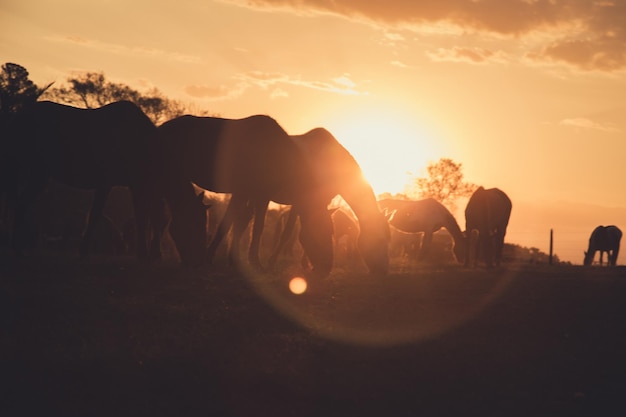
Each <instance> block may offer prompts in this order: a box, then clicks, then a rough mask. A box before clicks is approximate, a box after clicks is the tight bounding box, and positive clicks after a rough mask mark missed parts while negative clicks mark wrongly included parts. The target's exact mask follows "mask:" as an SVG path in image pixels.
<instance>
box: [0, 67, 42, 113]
mask: <svg viewBox="0 0 626 417" xmlns="http://www.w3.org/2000/svg"><path fill="white" fill-rule="evenodd" d="M51 85H52V84H48V85H47V86H45V87H43V88H39V87H37V85H36V84H35V83H34V82H32V81H31V80H30V78H29V74H28V71H27V70H26V68H24V67H22V66H21V65H18V64H13V63H10V62H7V63H6V64H4V65H2V71H0V112H1V114H2V117H3V118H4V117H9V116H11V115H13V114H15V113H17V112H19V111H20V110H22V109H23V108H24V107H25V106H27V105H28V104H32V103H34V102H35V101H37V99H38V98H39V96H41V95H42V94H43V93H44V92H45V91H46V90H47V89H48V88H49V87H50V86H51Z"/></svg>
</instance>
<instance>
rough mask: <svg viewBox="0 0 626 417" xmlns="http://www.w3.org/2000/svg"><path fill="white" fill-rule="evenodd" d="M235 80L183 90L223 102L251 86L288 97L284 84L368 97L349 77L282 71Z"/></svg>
mask: <svg viewBox="0 0 626 417" xmlns="http://www.w3.org/2000/svg"><path fill="white" fill-rule="evenodd" d="M233 79H234V80H236V83H235V85H234V86H232V87H230V86H225V85H222V86H219V87H213V86H207V85H188V86H186V87H185V88H184V91H185V93H187V94H189V95H190V96H192V97H195V98H201V99H208V100H224V99H232V98H236V97H240V96H241V95H243V94H244V93H245V92H246V90H248V89H249V88H252V87H257V88H261V89H263V90H270V89H271V92H270V98H272V99H276V98H285V97H289V93H288V92H287V91H286V90H285V89H284V88H281V87H280V86H281V85H283V86H284V85H292V86H297V87H304V88H310V89H313V90H319V91H325V92H329V93H335V94H344V95H367V94H368V93H367V92H362V91H358V90H357V88H356V87H357V86H356V83H355V82H354V81H352V79H350V77H349V75H348V74H344V75H342V76H340V77H336V78H334V79H332V80H330V81H311V80H303V79H301V78H300V77H293V76H290V75H288V74H283V73H279V72H262V71H251V72H247V73H243V74H238V75H235V76H234V77H233Z"/></svg>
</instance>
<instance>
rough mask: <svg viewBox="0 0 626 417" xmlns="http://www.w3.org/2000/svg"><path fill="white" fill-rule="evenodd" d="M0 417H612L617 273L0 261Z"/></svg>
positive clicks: (623, 401)
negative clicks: (299, 284) (294, 284)
mask: <svg viewBox="0 0 626 417" xmlns="http://www.w3.org/2000/svg"><path fill="white" fill-rule="evenodd" d="M0 262H1V263H0V309H1V313H2V314H1V315H0V320H1V323H0V324H1V326H2V327H1V328H2V332H1V333H0V349H1V353H2V354H1V357H0V360H1V369H0V378H1V380H2V395H1V396H0V415H3V416H56V415H58V416H213V415H215V416H622V415H625V414H624V413H626V269H624V268H623V267H617V268H614V269H612V270H609V269H607V268H599V267H594V268H583V267H578V266H558V265H555V266H547V265H544V266H506V267H502V268H499V269H494V270H484V269H480V268H479V269H476V270H471V269H469V270H468V269H464V268H462V267H457V266H450V265H446V266H436V265H426V266H420V265H415V264H407V263H404V264H402V265H394V266H393V269H392V271H391V274H390V275H389V276H388V277H386V278H385V279H379V280H376V279H373V278H370V277H368V276H367V275H364V274H362V273H355V272H348V271H345V270H341V269H339V270H336V271H334V272H333V274H331V276H330V277H329V278H327V279H325V280H322V281H316V282H309V287H308V290H307V291H306V292H305V293H304V294H302V295H294V294H292V293H291V292H290V291H289V288H288V282H289V279H290V278H291V276H290V274H289V273H287V272H285V273H282V274H261V275H259V274H256V275H255V274H250V273H246V272H243V271H236V270H233V269H228V268H226V267H217V268H213V269H209V268H206V269H199V270H185V269H182V268H180V267H179V266H178V265H176V264H173V263H159V264H142V263H138V262H136V261H134V260H132V259H127V258H119V259H113V260H112V259H104V258H100V259H98V258H96V259H92V260H90V261H89V262H79V261H77V260H75V259H74V258H72V257H69V256H64V255H39V256H37V257H35V258H31V259H24V260H19V261H18V260H15V259H13V258H10V257H3V258H1V260H0Z"/></svg>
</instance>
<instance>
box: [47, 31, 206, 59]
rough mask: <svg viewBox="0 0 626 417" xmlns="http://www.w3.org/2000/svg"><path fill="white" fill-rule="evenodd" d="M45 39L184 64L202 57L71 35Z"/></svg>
mask: <svg viewBox="0 0 626 417" xmlns="http://www.w3.org/2000/svg"><path fill="white" fill-rule="evenodd" d="M45 39H46V40H48V41H50V42H56V43H65V44H71V45H76V46H80V47H84V48H89V49H93V50H96V51H100V52H106V53H111V54H115V55H125V56H142V57H148V58H156V59H164V60H168V61H177V62H182V63H185V64H198V63H200V62H201V61H202V59H201V58H200V57H198V56H196V55H186V54H181V53H178V52H170V51H165V50H163V49H158V48H143V47H139V46H129V45H121V44H115V43H108V42H102V41H99V40H97V39H88V38H83V37H79V36H72V35H60V36H48V37H46V38H45Z"/></svg>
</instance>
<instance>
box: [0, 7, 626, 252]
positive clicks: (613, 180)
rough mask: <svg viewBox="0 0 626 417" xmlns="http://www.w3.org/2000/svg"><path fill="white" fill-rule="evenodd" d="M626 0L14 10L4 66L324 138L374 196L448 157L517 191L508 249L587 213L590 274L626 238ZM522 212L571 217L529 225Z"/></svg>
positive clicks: (2, 36) (472, 177)
mask: <svg viewBox="0 0 626 417" xmlns="http://www.w3.org/2000/svg"><path fill="white" fill-rule="evenodd" d="M625 3H626V2H624V1H620V2H618V1H609V0H603V1H600V0H595V1H591V0H589V1H583V0H574V1H560V0H552V1H543V0H519V1H515V0H509V1H501V0H482V1H475V0H436V1H435V0H429V1H413V0H400V1H394V2H384V1H360V0H347V1H328V0H317V1H314V0H297V1H296V0H254V1H252V0H250V1H245V0H223V1H195V0H181V1H176V2H173V1H171V0H168V1H161V0H145V1H132V2H127V1H122V0H102V1H99V2H97V3H93V2H86V1H84V0H55V1H34V0H20V1H15V2H9V1H2V2H1V3H0V23H1V26H0V27H1V29H0V51H1V52H0V61H2V62H15V63H18V64H20V65H22V66H24V67H26V68H27V69H28V71H29V72H30V74H31V79H33V80H34V81H35V82H36V83H37V84H39V85H44V84H46V83H48V82H51V81H56V82H57V83H58V84H60V83H63V82H64V81H65V79H66V78H67V77H68V76H69V75H70V74H72V73H73V72H77V71H78V72H80V71H103V72H104V73H105V75H106V77H107V78H108V79H110V80H111V81H115V82H123V83H126V84H129V85H131V86H134V87H136V88H138V89H144V88H145V89H147V88H149V87H151V86H156V87H158V88H159V89H160V90H161V91H163V92H164V93H165V94H166V95H167V96H169V97H171V98H176V99H180V100H183V101H195V102H197V103H198V104H199V105H200V106H202V107H204V108H207V109H209V110H210V111H211V112H213V113H217V114H220V115H221V116H223V117H233V118H236V117H244V116H248V115H251V114H256V113H265V114H269V115H271V116H273V117H274V118H276V119H277V120H278V121H279V122H280V123H281V124H282V125H283V126H284V127H285V128H286V129H287V130H288V131H289V132H290V133H294V134H296V133H303V132H305V131H307V130H309V129H311V128H313V127H317V126H324V127H326V128H328V129H329V130H331V132H333V133H334V134H335V136H337V138H338V139H339V140H340V141H341V142H342V143H343V144H344V145H345V146H346V147H347V148H348V149H349V150H350V151H351V152H352V153H353V154H354V155H355V156H356V158H357V160H358V161H359V162H360V164H361V166H362V167H363V169H364V171H365V175H366V176H367V177H368V179H369V180H370V182H371V183H372V184H373V186H374V187H375V190H376V191H377V192H383V191H392V192H397V191H402V189H403V187H404V185H405V183H406V182H407V179H408V177H407V175H406V173H407V172H408V171H411V172H414V173H417V174H423V173H424V171H423V169H424V167H425V165H426V163H427V162H428V161H435V160H438V159H439V158H440V157H450V158H452V159H454V160H455V161H457V162H461V163H462V164H463V169H464V173H465V177H466V179H467V180H468V181H471V182H473V183H476V184H481V185H484V186H486V187H498V188H501V189H502V190H504V191H505V192H507V193H508V194H509V196H510V197H511V199H512V200H513V203H514V208H513V217H512V221H511V227H510V233H509V238H508V239H507V240H509V241H513V242H516V243H521V244H530V243H533V242H534V240H533V239H535V240H537V241H538V242H543V241H545V239H544V238H543V237H541V238H538V237H537V236H538V235H536V233H538V234H540V235H541V236H543V234H544V233H545V234H547V233H548V231H544V227H545V226H546V224H549V225H552V224H559V222H561V223H562V222H563V221H564V218H566V217H567V218H568V219H569V217H568V216H565V214H570V213H572V212H573V211H572V210H571V208H572V207H576V208H581V207H584V208H586V209H581V210H583V211H584V210H587V211H584V214H585V216H586V217H585V218H587V217H588V216H591V218H590V219H588V220H587V222H588V223H589V224H590V225H588V224H587V223H585V224H579V226H578V227H580V228H581V232H579V234H580V236H579V235H576V237H572V238H571V241H572V248H571V249H568V251H569V250H571V252H572V254H574V253H576V255H575V256H574V255H572V256H571V259H568V260H571V261H573V262H576V263H580V261H581V260H579V259H578V258H579V257H580V256H578V254H579V253H582V250H583V249H584V247H585V244H586V242H585V241H586V239H587V237H588V233H590V232H591V229H590V228H591V227H592V226H594V225H597V224H609V223H614V224H618V225H620V222H622V226H623V227H622V228H623V229H626V218H624V216H623V214H622V215H617V214H612V215H608V214H607V213H624V212H625V211H623V210H622V211H620V210H617V211H615V210H613V211H611V210H608V211H607V210H604V209H602V208H603V207H604V208H606V207H626V191H625V190H626V188H625V185H624V182H625V181H624V180H626V163H624V162H623V158H624V157H626V137H625V134H624V133H625V131H626V101H625V97H626V76H625V70H626V19H624V16H626V4H625ZM391 4H393V7H388V6H389V5H391ZM516 202H517V203H519V204H520V207H523V206H524V205H525V204H533V205H541V204H547V205H554V204H557V205H558V206H559V207H562V208H563V215H562V216H560V215H558V214H555V218H554V219H551V218H550V219H546V218H542V219H541V221H539V220H538V219H537V218H528V212H529V211H525V210H519V211H518V212H516ZM596 206H597V207H596ZM593 207H596V208H593ZM546 213H547V211H546ZM594 213H596V214H597V215H596V216H595V217H594ZM525 216H526V217H525ZM457 218H458V219H459V221H460V223H464V222H463V221H462V217H461V216H457ZM570 221H571V222H573V223H576V218H573V219H571V220H570ZM462 226H463V224H462ZM535 229H536V232H535ZM587 229H588V232H587ZM557 230H558V229H557ZM582 235H585V236H583V237H581V236H582ZM557 236H559V235H558V234H557ZM581 241H582V242H581ZM533 244H534V243H533ZM537 246H540V247H541V249H544V250H546V249H547V242H546V244H541V243H537ZM558 249H559V247H558V246H557V253H559V251H558ZM564 251H565V249H562V253H564ZM565 258H569V256H567V257H565Z"/></svg>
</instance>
